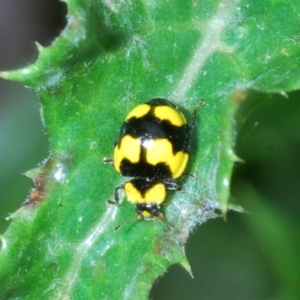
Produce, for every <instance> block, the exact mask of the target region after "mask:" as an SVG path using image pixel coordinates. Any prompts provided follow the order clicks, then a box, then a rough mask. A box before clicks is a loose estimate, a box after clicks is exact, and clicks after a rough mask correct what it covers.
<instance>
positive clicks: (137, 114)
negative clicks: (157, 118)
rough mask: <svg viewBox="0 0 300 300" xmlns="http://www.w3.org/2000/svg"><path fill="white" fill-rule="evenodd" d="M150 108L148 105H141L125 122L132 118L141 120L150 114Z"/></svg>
mask: <svg viewBox="0 0 300 300" xmlns="http://www.w3.org/2000/svg"><path fill="white" fill-rule="evenodd" d="M149 110H150V106H149V105H148V104H141V105H138V106H137V107H136V108H134V109H133V110H132V111H131V112H130V113H129V114H128V115H127V117H126V119H125V121H128V120H129V119H131V118H141V117H143V116H144V115H146V114H147V113H148V111H149Z"/></svg>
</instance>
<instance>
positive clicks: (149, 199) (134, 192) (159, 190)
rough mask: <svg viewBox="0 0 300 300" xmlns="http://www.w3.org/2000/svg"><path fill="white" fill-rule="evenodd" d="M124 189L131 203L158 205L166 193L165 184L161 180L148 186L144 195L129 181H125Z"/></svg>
mask: <svg viewBox="0 0 300 300" xmlns="http://www.w3.org/2000/svg"><path fill="white" fill-rule="evenodd" d="M124 189H125V194H126V196H127V198H128V200H129V201H130V202H131V203H133V204H144V203H155V204H158V205H159V204H161V203H162V202H164V200H165V198H166V195H167V191H166V186H165V185H164V184H163V183H161V182H159V183H156V184H155V185H153V186H152V187H151V188H149V189H148V190H147V191H146V193H145V195H144V197H143V195H142V193H141V192H140V191H139V190H138V189H136V187H135V186H134V185H133V184H132V182H131V181H128V182H126V183H125V187H124Z"/></svg>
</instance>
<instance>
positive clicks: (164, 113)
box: [154, 106, 187, 126]
mask: <svg viewBox="0 0 300 300" xmlns="http://www.w3.org/2000/svg"><path fill="white" fill-rule="evenodd" d="M154 115H155V116H156V117H157V118H158V119H160V120H168V121H170V123H171V124H172V125H175V126H182V125H184V124H186V123H187V122H186V119H185V117H184V115H183V114H182V113H181V112H180V111H177V110H175V109H174V108H172V107H170V106H157V107H155V110H154Z"/></svg>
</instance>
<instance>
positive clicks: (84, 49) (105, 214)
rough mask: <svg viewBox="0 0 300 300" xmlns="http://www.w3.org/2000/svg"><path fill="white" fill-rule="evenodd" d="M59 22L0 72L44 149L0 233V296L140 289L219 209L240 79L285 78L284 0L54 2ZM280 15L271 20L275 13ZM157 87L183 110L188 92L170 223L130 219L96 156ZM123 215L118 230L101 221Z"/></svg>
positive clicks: (288, 18)
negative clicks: (34, 112)
mask: <svg viewBox="0 0 300 300" xmlns="http://www.w3.org/2000/svg"><path fill="white" fill-rule="evenodd" d="M67 3H68V10H69V16H68V25H67V28H66V29H65V30H64V31H63V32H62V34H61V35H60V36H59V38H57V40H56V41H55V42H54V43H53V45H51V46H50V47H48V48H42V47H41V46H38V49H39V53H40V55H39V59H38V60H37V61H36V62H35V63H34V64H32V65H31V66H29V67H26V68H23V69H21V70H18V71H14V72H2V73H1V76H2V77H3V78H7V79H10V80H15V81H19V82H22V83H24V84H25V85H26V86H29V87H30V88H31V89H33V90H34V91H35V92H36V94H37V95H38V96H39V98H40V100H41V104H42V109H41V112H42V119H43V121H44V124H45V127H46V130H47V132H48V136H49V140H50V146H51V149H50V157H49V158H48V159H47V160H46V161H45V163H44V164H43V165H42V166H40V167H39V168H38V169H36V170H35V171H34V172H31V174H29V175H30V176H32V177H33V179H34V181H35V189H34V190H33V191H32V193H31V195H30V201H29V202H28V204H27V205H25V206H23V207H22V208H20V210H19V211H17V212H16V213H14V214H13V215H12V217H13V222H12V224H11V226H10V228H9V229H8V231H7V232H6V233H5V235H4V236H3V237H2V238H1V241H2V250H1V255H0V265H1V270H0V279H1V280H0V291H1V293H0V298H1V299H2V298H3V299H11V298H25V297H28V295H30V298H31V299H40V298H41V297H42V298H43V299H129V298H130V299H145V298H146V297H147V295H148V294H149V291H150V288H151V284H152V283H153V281H154V280H155V279H156V278H157V277H158V276H160V275H162V274H163V273H164V272H165V271H166V269H167V268H168V267H169V266H170V265H171V264H174V263H180V264H182V265H183V266H184V267H185V268H186V269H187V270H188V271H189V272H190V268H189V264H188V262H187V259H186V257H185V254H184V245H185V242H186V240H187V238H188V235H189V233H190V232H191V231H192V230H193V229H194V228H195V226H196V225H198V224H201V223H203V222H205V221H206V220H208V219H210V218H213V217H216V212H215V210H216V209H221V211H222V213H223V214H224V215H225V214H226V211H227V208H228V207H227V202H228V198H229V187H230V177H231V172H232V165H233V163H234V161H236V160H237V158H236V156H235V154H234V152H233V149H232V144H233V143H234V134H235V131H234V122H233V117H234V113H235V111H236V109H237V108H238V106H239V103H241V102H242V101H243V100H244V99H246V97H247V91H246V89H248V88H253V89H259V90H263V91H265V92H279V93H282V94H285V93H286V92H287V91H291V90H294V89H297V88H299V84H300V79H299V76H298V67H299V66H298V58H299V54H300V53H299V52H300V51H299V47H298V46H297V44H298V42H297V41H298V40H299V33H298V24H299V16H298V13H297V12H298V11H299V6H300V4H297V3H295V1H285V2H282V1H265V2H264V4H261V3H260V2H258V1H232V0H225V1H222V2H219V3H217V2H213V3H211V2H207V3H203V2H197V1H194V2H192V1H191V2H189V1H185V2H184V1H176V2H175V1H174V2H173V3H170V2H167V1H158V0H157V1H152V2H151V1H150V2H140V1H132V2H124V1H103V2H96V1H80V0H77V1H75V0H73V1H71V0H70V1H68V2H67ZM279 18H280V20H281V21H280V22H278V19H279ZM155 97H164V98H167V99H169V100H171V101H173V102H174V103H176V104H177V105H178V106H179V107H180V108H181V109H183V110H184V112H185V113H186V114H187V115H188V116H191V111H192V110H193V108H194V107H195V106H196V105H197V104H198V103H199V101H200V100H201V99H202V98H205V99H206V102H205V103H206V105H205V106H204V107H203V108H202V109H201V111H200V112H199V116H198V123H197V128H196V129H195V132H194V136H195V137H194V141H193V149H192V153H191V159H190V163H189V166H188V170H187V171H188V172H192V173H195V174H196V175H197V178H196V179H195V178H185V179H184V180H183V181H181V182H180V183H181V185H182V188H183V190H182V192H176V193H175V192H170V193H169V195H168V199H167V201H166V204H165V205H164V206H163V209H162V210H163V212H164V214H165V216H166V219H167V220H168V223H170V224H171V225H170V226H166V224H164V223H162V222H159V221H156V222H155V221H153V222H146V221H141V222H134V221H130V220H131V219H132V220H133V219H134V216H135V213H134V207H133V206H132V205H131V204H130V203H129V202H127V201H126V200H124V201H123V202H122V203H121V204H120V205H118V206H112V205H107V204H106V201H105V200H106V199H112V198H113V193H114V189H115V187H116V186H117V185H118V184H120V183H121V182H124V181H125V180H126V179H125V178H122V177H120V176H119V175H118V174H117V173H116V172H115V171H114V170H113V168H112V167H111V166H109V165H104V164H103V163H102V159H103V157H112V145H113V141H114V137H115V135H116V133H117V131H118V129H119V126H120V125H121V123H122V121H123V120H124V118H125V116H126V114H127V113H128V112H129V111H130V110H131V109H132V108H133V107H134V106H135V105H137V104H138V103H142V102H145V101H147V100H149V99H151V98H155ZM126 220H129V221H127V223H125V224H124V225H123V226H122V227H121V228H120V229H119V231H115V230H114V228H115V227H116V226H117V225H119V224H122V223H123V222H124V221H126Z"/></svg>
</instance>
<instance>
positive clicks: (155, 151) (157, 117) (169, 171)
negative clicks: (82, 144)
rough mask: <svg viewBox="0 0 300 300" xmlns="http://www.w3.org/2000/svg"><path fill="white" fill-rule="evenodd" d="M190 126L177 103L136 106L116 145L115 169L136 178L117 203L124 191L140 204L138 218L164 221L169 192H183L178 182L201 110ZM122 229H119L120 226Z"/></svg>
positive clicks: (158, 100) (127, 184)
mask: <svg viewBox="0 0 300 300" xmlns="http://www.w3.org/2000/svg"><path fill="white" fill-rule="evenodd" d="M203 103H204V101H203V100H202V101H201V102H200V103H199V105H198V106H197V107H196V108H195V109H194V111H193V115H192V120H191V122H190V124H188V123H187V121H186V118H185V116H184V115H183V113H182V112H180V111H179V110H178V108H177V106H175V105H174V104H172V103H171V102H170V101H168V100H166V99H161V98H156V99H152V100H150V101H148V102H146V103H144V104H140V105H138V106H136V107H135V108H134V109H133V110H132V111H131V112H130V113H129V114H128V115H127V117H126V119H125V121H124V123H123V124H122V126H121V128H120V131H119V133H118V135H117V136H116V139H115V143H114V159H113V160H111V159H108V158H105V159H104V161H105V162H113V165H114V168H115V170H116V171H117V172H118V173H120V174H121V175H123V176H128V177H133V179H131V180H129V181H127V182H125V183H123V184H121V185H119V186H118V187H117V188H116V189H115V192H114V201H111V200H108V203H110V204H118V203H119V190H120V189H123V190H124V191H125V195H126V197H127V199H128V201H129V202H131V203H132V204H135V205H136V219H137V220H141V219H144V218H145V219H161V220H164V216H163V215H162V213H161V212H160V205H161V204H162V203H163V202H164V201H165V198H166V195H167V190H179V189H180V186H179V185H178V180H179V179H180V178H182V177H183V176H184V175H186V174H184V170H185V168H186V166H187V163H188V159H189V155H190V148H191V130H192V128H193V126H194V124H195V120H196V113H197V110H198V109H199V108H200V107H201V106H202V104H203ZM118 227H119V226H118Z"/></svg>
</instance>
